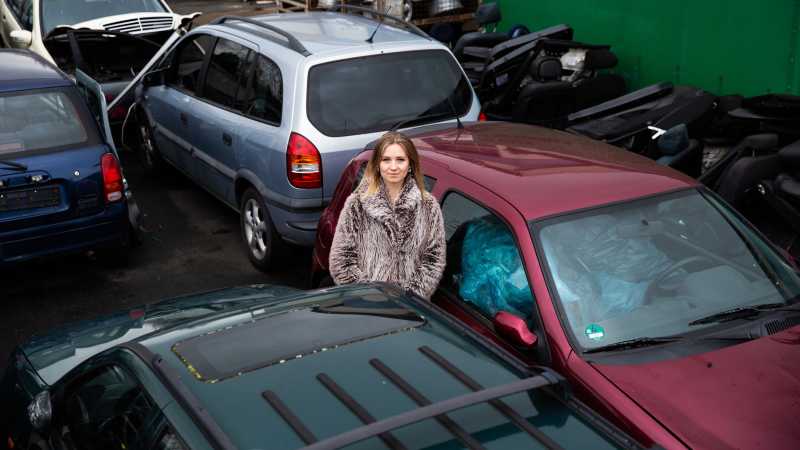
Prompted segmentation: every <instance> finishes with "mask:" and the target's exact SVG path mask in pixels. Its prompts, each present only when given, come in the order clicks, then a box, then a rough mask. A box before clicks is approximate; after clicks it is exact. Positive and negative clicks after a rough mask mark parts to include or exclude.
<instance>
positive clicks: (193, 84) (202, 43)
mask: <svg viewBox="0 0 800 450" xmlns="http://www.w3.org/2000/svg"><path fill="white" fill-rule="evenodd" d="M213 44H214V38H213V37H211V36H208V35H205V34H203V35H200V36H196V37H194V38H191V39H189V40H188V41H187V42H185V43H184V44H183V45H181V47H180V48H179V49H178V54H177V56H176V59H175V61H176V64H177V68H176V71H177V72H176V74H175V79H174V81H173V84H174V85H175V86H176V87H178V88H180V89H183V90H185V91H188V92H190V93H194V92H196V91H197V85H198V82H199V81H200V72H201V70H202V69H203V61H204V60H205V57H206V55H207V54H208V53H209V52H210V51H211V46H212V45H213Z"/></svg>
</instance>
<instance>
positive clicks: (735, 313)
mask: <svg viewBox="0 0 800 450" xmlns="http://www.w3.org/2000/svg"><path fill="white" fill-rule="evenodd" d="M786 306H788V305H787V304H786V303H764V304H763V305H752V306H737V307H736V308H731V309H728V310H725V311H721V312H718V313H715V314H711V315H710V316H706V317H701V318H699V319H697V320H693V321H691V322H689V326H690V327H691V326H694V325H705V324H707V323H718V322H727V321H729V320H736V319H746V318H748V317H753V316H757V315H759V314H761V313H762V312H764V311H780V310H782V309H783V308H784V307H786ZM785 310H786V311H794V309H793V308H785Z"/></svg>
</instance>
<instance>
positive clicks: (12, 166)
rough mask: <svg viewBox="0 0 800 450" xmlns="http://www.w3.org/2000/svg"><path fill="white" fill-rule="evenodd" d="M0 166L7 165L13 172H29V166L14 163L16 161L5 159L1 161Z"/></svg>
mask: <svg viewBox="0 0 800 450" xmlns="http://www.w3.org/2000/svg"><path fill="white" fill-rule="evenodd" d="M0 164H3V165H5V166H6V167H8V168H9V169H11V170H20V171H22V170H28V166H26V165H25V164H20V163H18V162H14V161H6V160H4V159H0Z"/></svg>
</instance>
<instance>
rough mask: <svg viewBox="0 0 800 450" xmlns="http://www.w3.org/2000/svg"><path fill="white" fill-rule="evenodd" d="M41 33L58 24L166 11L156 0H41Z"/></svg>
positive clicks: (50, 29)
mask: <svg viewBox="0 0 800 450" xmlns="http://www.w3.org/2000/svg"><path fill="white" fill-rule="evenodd" d="M41 8H42V11H41V14H42V35H43V36H47V34H48V33H50V32H51V31H52V30H53V28H55V27H57V26H59V25H74V24H76V23H81V22H86V21H88V20H94V19H99V18H101V17H108V16H116V15H119V14H128V13H141V12H166V11H167V10H166V9H165V8H164V5H162V4H161V2H160V1H158V0H41Z"/></svg>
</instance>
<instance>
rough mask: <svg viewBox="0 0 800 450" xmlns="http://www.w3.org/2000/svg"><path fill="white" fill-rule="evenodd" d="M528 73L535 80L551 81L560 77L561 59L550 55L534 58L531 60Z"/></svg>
mask: <svg viewBox="0 0 800 450" xmlns="http://www.w3.org/2000/svg"><path fill="white" fill-rule="evenodd" d="M528 71H529V72H528V73H530V74H531V76H532V77H533V78H534V79H535V80H537V81H553V80H558V79H559V78H560V77H561V61H560V60H559V59H558V58H555V57H552V56H546V57H544V58H536V59H534V60H533V61H532V62H531V65H530V67H529V68H528Z"/></svg>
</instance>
